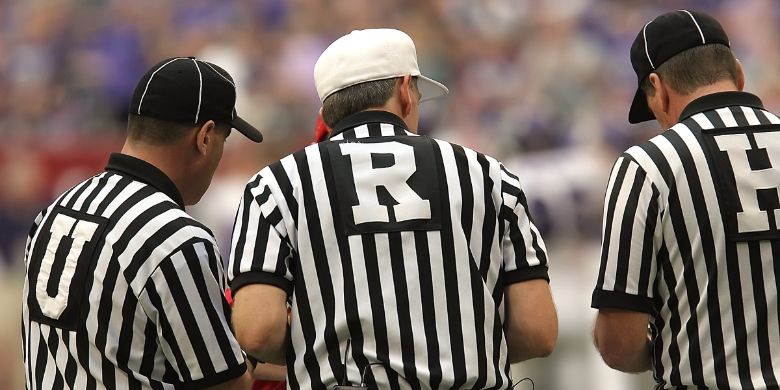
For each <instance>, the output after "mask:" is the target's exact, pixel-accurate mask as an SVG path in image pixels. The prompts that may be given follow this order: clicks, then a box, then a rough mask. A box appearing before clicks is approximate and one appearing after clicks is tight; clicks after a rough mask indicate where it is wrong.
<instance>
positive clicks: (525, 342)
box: [507, 322, 558, 363]
mask: <svg viewBox="0 0 780 390" xmlns="http://www.w3.org/2000/svg"><path fill="white" fill-rule="evenodd" d="M546 325H547V326H544V327H538V328H536V329H523V330H521V329H509V330H508V332H507V341H508V344H509V351H510V356H509V357H510V361H511V362H512V363H517V362H521V361H524V360H528V359H534V358H544V357H548V356H550V355H551V354H552V353H553V351H554V350H555V345H556V343H557V342H558V324H557V322H554V323H551V324H546Z"/></svg>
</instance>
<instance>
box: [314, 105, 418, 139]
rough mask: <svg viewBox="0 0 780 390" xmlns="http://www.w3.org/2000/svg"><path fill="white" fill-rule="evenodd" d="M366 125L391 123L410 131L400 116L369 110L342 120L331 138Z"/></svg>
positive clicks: (335, 127)
mask: <svg viewBox="0 0 780 390" xmlns="http://www.w3.org/2000/svg"><path fill="white" fill-rule="evenodd" d="M366 123H390V124H392V125H394V126H398V127H401V128H403V129H406V130H409V128H408V127H406V123H404V121H403V119H401V118H399V117H398V115H395V114H393V113H391V112H387V111H378V110H369V111H361V112H358V113H355V114H352V115H350V116H348V117H346V118H344V119H342V120H340V121H339V123H336V126H334V129H333V131H332V132H331V133H330V137H329V138H332V137H334V136H336V135H338V134H340V133H343V132H345V131H347V130H351V129H354V128H355V127H358V126H360V125H364V124H366Z"/></svg>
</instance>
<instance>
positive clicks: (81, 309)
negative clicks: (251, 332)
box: [22, 154, 246, 390]
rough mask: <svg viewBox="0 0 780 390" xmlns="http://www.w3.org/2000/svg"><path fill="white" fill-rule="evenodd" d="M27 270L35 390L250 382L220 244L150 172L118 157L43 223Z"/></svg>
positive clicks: (166, 182) (30, 384)
mask: <svg viewBox="0 0 780 390" xmlns="http://www.w3.org/2000/svg"><path fill="white" fill-rule="evenodd" d="M25 265H26V267H27V278H26V282H25V285H24V309H23V321H22V322H23V329H22V330H23V335H22V336H23V337H22V341H23V353H24V363H25V367H26V382H27V385H26V387H27V388H28V389H41V390H49V389H63V388H64V389H173V388H188V389H196V388H201V387H205V386H210V385H215V384H218V383H221V382H224V381H227V380H229V379H232V378H235V377H238V376H240V375H241V374H243V373H244V372H245V371H246V365H245V363H244V357H243V353H242V351H241V349H240V347H239V346H238V343H237V342H236V340H235V338H234V337H233V335H232V333H231V330H230V328H229V325H228V316H229V314H230V309H229V307H228V305H227V302H226V301H225V298H224V295H223V291H224V287H225V284H226V283H225V277H224V271H223V269H222V262H221V260H220V255H219V251H218V249H217V246H216V244H215V240H214V237H213V235H212V233H211V232H210V231H209V229H207V228H206V227H205V226H203V225H201V224H200V223H198V222H197V221H195V220H194V219H192V217H190V216H189V215H187V214H186V213H185V212H184V206H183V202H182V199H181V195H180V194H179V192H178V191H177V189H176V187H175V186H174V184H173V182H171V181H170V179H169V178H168V177H167V176H165V174H163V173H162V172H161V171H159V170H158V169H157V168H155V167H153V166H152V165H150V164H148V163H146V162H144V161H141V160H138V159H135V158H133V157H130V156H126V155H121V154H113V155H112V156H111V158H110V160H109V163H108V166H107V167H106V171H105V172H103V173H101V174H98V175H96V176H94V177H92V178H90V179H87V180H85V181H84V182H82V183H80V184H78V185H76V186H75V187H73V188H71V189H70V190H68V191H67V192H65V193H64V194H63V195H62V196H60V197H59V198H58V199H57V200H56V201H55V202H54V203H53V204H52V205H51V206H49V207H48V208H47V209H45V210H44V211H43V212H41V214H40V215H39V216H38V217H37V218H36V220H35V223H34V225H33V227H32V229H31V231H30V236H29V239H28V243H27V248H26V254H25Z"/></svg>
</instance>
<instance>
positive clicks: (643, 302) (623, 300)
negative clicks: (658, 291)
mask: <svg viewBox="0 0 780 390" xmlns="http://www.w3.org/2000/svg"><path fill="white" fill-rule="evenodd" d="M590 307H593V308H596V309H605V308H609V309H623V310H631V311H638V312H642V313H647V314H653V312H654V309H653V299H652V298H648V297H642V296H639V295H633V294H628V293H624V292H617V291H605V290H593V297H592V299H591V301H590Z"/></svg>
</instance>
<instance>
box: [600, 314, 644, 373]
mask: <svg viewBox="0 0 780 390" xmlns="http://www.w3.org/2000/svg"><path fill="white" fill-rule="evenodd" d="M649 318H650V317H649V315H648V314H646V313H641V312H635V311H627V310H620V309H601V310H599V314H598V316H597V317H596V326H595V328H594V330H593V341H594V342H595V344H596V348H598V350H599V353H600V354H601V357H602V358H603V359H604V362H605V363H607V365H608V366H610V367H612V368H614V369H616V370H620V371H624V372H642V371H646V370H649V369H650V367H651V366H650V336H649V334H648V332H647V326H648V323H649Z"/></svg>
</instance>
